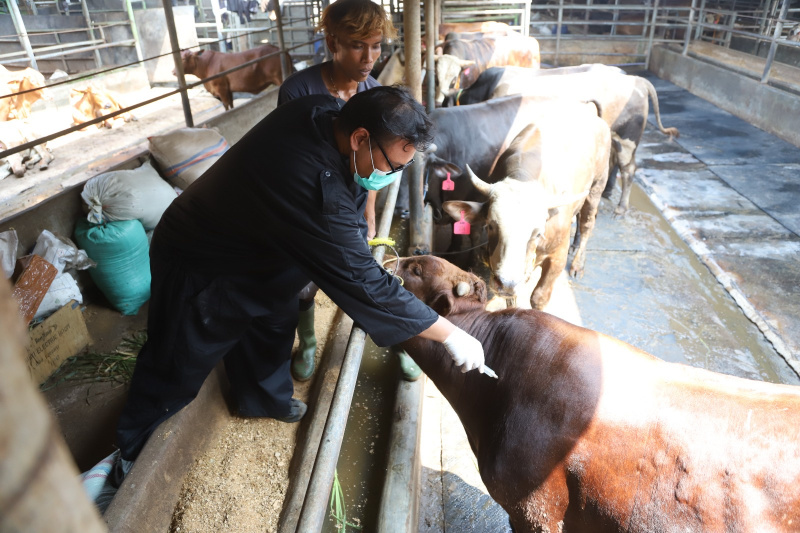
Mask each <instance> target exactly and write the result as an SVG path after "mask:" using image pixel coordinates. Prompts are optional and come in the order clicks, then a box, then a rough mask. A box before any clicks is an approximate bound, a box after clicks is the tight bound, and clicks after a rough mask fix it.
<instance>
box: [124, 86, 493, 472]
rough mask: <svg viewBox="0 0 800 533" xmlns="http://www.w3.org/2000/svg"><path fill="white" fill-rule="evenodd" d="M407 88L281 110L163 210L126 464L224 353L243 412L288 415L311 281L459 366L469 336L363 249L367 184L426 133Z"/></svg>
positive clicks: (362, 320) (389, 172)
mask: <svg viewBox="0 0 800 533" xmlns="http://www.w3.org/2000/svg"><path fill="white" fill-rule="evenodd" d="M430 129H431V122H430V120H429V119H428V117H427V115H426V114H425V111H424V109H423V108H422V106H420V105H419V103H418V102H416V101H415V100H414V99H413V98H412V97H411V96H410V94H409V93H408V92H407V91H405V90H404V89H400V88H396V87H377V88H375V89H371V90H369V91H365V92H362V93H359V94H357V95H355V96H353V97H352V98H351V99H350V100H349V101H348V103H347V104H345V105H344V106H343V107H342V109H341V110H340V109H339V105H338V103H337V102H336V99H335V98H333V97H332V96H330V95H312V96H307V97H303V98H299V99H296V100H293V101H291V102H289V103H287V104H285V105H282V106H280V107H278V108H277V109H276V110H275V111H273V112H272V113H270V114H269V115H268V116H267V117H266V118H265V119H264V120H262V121H261V122H260V123H259V124H257V125H256V126H255V127H254V128H253V129H252V130H251V131H249V132H248V133H247V134H246V135H245V136H244V137H243V138H242V139H241V140H240V141H239V142H237V143H236V144H235V145H234V146H233V147H232V148H231V149H230V150H229V151H228V152H227V153H225V155H223V156H222V157H221V158H220V159H219V160H218V161H217V163H215V164H214V166H212V167H211V168H210V169H209V170H208V171H207V172H206V173H205V174H204V175H203V176H201V177H200V178H199V179H198V180H197V181H195V182H194V183H193V184H192V186H191V187H189V188H187V189H186V191H184V192H183V194H181V195H180V196H179V197H178V198H177V199H176V200H175V201H174V202H173V203H172V204H171V205H170V207H169V208H168V209H167V211H166V212H165V213H164V215H163V216H162V218H161V221H160V222H159V224H158V226H157V227H156V230H155V233H154V235H153V240H152V244H151V251H150V257H151V272H152V291H151V292H152V297H151V302H150V307H149V316H148V341H147V343H146V344H145V346H144V347H143V348H142V351H141V353H140V354H139V357H138V360H137V363H136V369H135V371H134V375H133V380H132V382H131V389H130V393H129V397H128V400H127V403H126V406H125V408H124V410H123V413H122V416H121V418H120V422H119V426H118V430H117V436H118V444H119V447H120V450H121V457H122V459H124V460H126V461H133V460H134V459H135V458H136V456H137V455H138V454H139V452H140V451H141V449H142V447H143V446H144V444H145V442H146V440H147V438H148V437H149V436H150V434H151V433H152V432H153V431H154V430H155V428H156V427H157V426H158V425H159V424H160V423H161V422H163V421H164V420H166V419H167V418H168V417H170V416H171V415H173V414H174V413H176V412H177V411H179V410H180V409H181V408H183V407H184V406H186V405H187V404H188V403H189V402H190V401H191V400H192V399H194V397H195V396H196V395H197V392H198V391H199V389H200V386H201V385H202V383H203V381H204V380H205V378H206V377H207V376H208V374H209V373H210V372H211V370H212V369H213V368H214V366H215V365H216V364H217V362H218V361H219V360H220V359H223V358H224V361H225V367H226V371H227V374H228V377H229V379H230V382H231V394H232V396H233V400H234V403H235V409H236V411H237V413H238V414H239V415H241V416H255V417H273V418H277V419H280V420H283V421H286V422H296V421H298V420H300V419H301V418H302V416H303V415H304V414H305V411H306V406H305V404H304V403H303V402H301V401H299V400H297V399H295V398H292V393H293V390H294V388H293V384H292V378H291V375H290V372H289V364H290V356H291V348H292V343H293V341H294V330H295V327H296V326H297V315H298V309H297V293H298V291H299V290H300V289H301V288H302V287H303V286H305V285H306V284H307V283H308V282H309V281H314V282H315V283H316V284H317V285H318V286H319V287H320V288H321V289H322V290H323V291H324V292H325V294H327V295H328V296H329V297H330V298H331V300H333V301H334V303H336V304H337V305H338V306H339V307H341V308H342V309H343V310H344V311H345V312H346V313H347V314H348V315H349V316H350V317H351V318H352V319H353V320H354V321H355V322H356V323H357V324H359V325H360V326H361V327H362V328H363V329H364V330H365V331H366V332H367V333H368V334H369V335H370V336H371V337H372V339H373V340H374V341H375V343H376V344H378V345H381V346H388V345H392V344H398V343H400V342H402V341H404V340H406V339H408V338H410V337H413V336H416V335H421V336H422V337H424V338H428V339H433V340H437V341H439V342H443V343H444V344H445V346H446V347H447V349H448V351H449V353H450V354H451V355H452V357H453V359H454V362H455V363H456V364H457V365H459V366H461V365H462V364H463V365H464V366H463V367H462V370H463V371H467V370H471V369H476V368H477V369H481V370H483V348H482V347H481V345H480V342H478V341H477V340H475V339H474V338H472V337H470V336H469V335H468V334H466V333H465V332H464V331H462V330H460V329H458V328H456V327H455V326H454V325H453V324H451V323H450V322H449V321H448V320H447V319H445V318H443V317H440V316H438V315H437V314H436V313H435V312H434V311H433V310H432V309H430V308H429V307H428V306H426V305H425V304H423V303H422V302H420V301H419V300H418V299H417V298H416V297H414V296H413V295H412V294H411V293H409V292H408V291H406V290H405V289H403V288H402V287H401V286H400V284H399V283H398V281H397V280H396V279H395V278H393V277H392V276H391V275H389V274H388V273H387V272H385V271H384V270H383V269H382V268H381V267H380V265H378V263H377V262H376V261H375V259H374V258H373V257H372V255H371V254H370V251H369V247H368V246H367V244H366V242H365V239H364V235H365V224H364V216H363V215H364V205H365V201H366V197H367V190H368V189H369V190H374V189H377V188H381V187H383V186H386V185H388V184H389V183H391V181H393V180H394V179H396V178H397V177H399V176H400V171H401V170H402V169H403V168H405V166H407V165H408V164H409V163H410V162H411V161H412V160H413V157H414V155H415V152H416V150H417V149H424V148H426V147H427V145H428V144H429V143H430V142H431V140H432V138H433V137H432V134H431V131H430Z"/></svg>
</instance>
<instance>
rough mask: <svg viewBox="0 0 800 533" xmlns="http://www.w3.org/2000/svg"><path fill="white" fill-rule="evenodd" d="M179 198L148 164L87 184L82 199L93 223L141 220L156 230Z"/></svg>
mask: <svg viewBox="0 0 800 533" xmlns="http://www.w3.org/2000/svg"><path fill="white" fill-rule="evenodd" d="M177 197H178V195H177V194H176V193H175V190H174V189H173V188H172V185H170V184H169V183H167V182H166V181H164V180H163V179H161V176H159V175H158V172H156V170H155V169H154V168H153V167H152V166H151V165H150V162H149V161H147V162H145V163H144V164H143V165H142V166H140V167H139V168H135V169H133V170H115V171H113V172H106V173H104V174H100V175H98V176H95V177H94V178H92V179H90V180H89V181H87V182H86V185H84V186H83V192H81V198H83V201H84V202H85V203H86V205H87V206H88V207H89V214H88V215H87V216H86V219H87V220H88V221H89V222H91V223H93V224H102V223H103V222H111V221H115V220H139V221H141V223H142V225H143V226H144V228H145V229H146V230H151V229H153V228H155V227H156V224H158V221H159V220H161V215H163V214H164V211H166V209H167V207H169V204H171V203H172V201H173V200H174V199H175V198H177Z"/></svg>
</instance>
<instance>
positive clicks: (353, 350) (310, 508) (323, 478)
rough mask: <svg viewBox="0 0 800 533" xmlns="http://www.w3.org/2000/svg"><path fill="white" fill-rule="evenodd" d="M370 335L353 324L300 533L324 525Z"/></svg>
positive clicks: (387, 222) (383, 223)
mask: <svg viewBox="0 0 800 533" xmlns="http://www.w3.org/2000/svg"><path fill="white" fill-rule="evenodd" d="M400 181H401V180H400V178H398V179H396V180H395V181H394V182H393V183H392V184H391V185H390V186H389V192H388V194H387V196H386V202H385V204H384V207H383V212H382V213H381V219H380V222H379V224H378V231H377V236H378V237H388V236H389V231H390V230H391V225H392V216H393V215H394V207H395V203H396V200H397V192H398V191H399V190H400ZM384 253H385V250H384V248H383V247H378V248H376V249H375V251H374V252H373V254H372V256H373V257H374V258H375V260H376V261H377V262H378V263H379V264H380V263H381V261H382V260H383V256H384ZM366 337H367V334H366V332H364V330H363V329H361V328H360V327H358V326H353V329H352V330H351V332H350V338H349V340H348V342H347V348H346V349H345V355H344V361H343V362H342V369H341V371H340V373H339V380H338V381H337V383H336V390H335V392H334V393H333V401H332V402H331V408H330V411H329V412H328V418H327V420H326V422H325V429H324V430H323V432H322V438H321V441H320V445H319V450H318V451H317V458H316V460H315V461H314V468H313V470H312V472H311V477H310V480H309V482H308V489H307V490H306V494H305V499H304V501H303V507H302V510H301V511H300V518H299V520H298V524H297V529H296V531H297V533H317V532H318V531H320V530H321V529H322V524H323V522H324V520H325V511H326V510H327V508H328V499H329V497H330V493H331V487H332V486H333V477H334V474H335V472H336V464H337V462H338V461H339V452H340V451H341V448H342V440H343V439H344V430H345V427H346V425H347V417H348V415H349V413H350V404H351V403H352V401H353V392H354V391H355V386H356V381H357V379H358V371H359V368H360V366H361V358H362V355H363V353H364V345H365V342H366Z"/></svg>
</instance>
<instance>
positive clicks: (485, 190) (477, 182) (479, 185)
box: [467, 165, 492, 196]
mask: <svg viewBox="0 0 800 533" xmlns="http://www.w3.org/2000/svg"><path fill="white" fill-rule="evenodd" d="M467 175H468V176H469V179H470V180H472V185H473V186H474V187H475V188H476V189H478V191H480V192H481V193H482V194H484V195H486V196H489V194H490V193H491V192H492V186H491V185H489V184H488V183H486V182H485V181H483V180H482V179H480V178H479V177H478V176H476V175H475V173H474V172H473V171H472V169H471V168H469V165H467Z"/></svg>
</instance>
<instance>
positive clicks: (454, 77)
mask: <svg viewBox="0 0 800 533" xmlns="http://www.w3.org/2000/svg"><path fill="white" fill-rule="evenodd" d="M540 60H541V57H540V52H539V42H538V41H537V40H536V39H534V38H533V37H525V36H522V35H506V36H497V37H491V38H483V39H472V40H461V39H452V40H449V41H445V42H444V44H443V45H442V55H439V56H437V57H436V85H437V87H436V98H435V100H436V103H437V104H441V103H442V102H443V101H444V98H445V96H446V95H447V94H451V93H453V92H457V91H458V90H459V89H464V88H466V87H469V86H470V85H472V84H473V83H474V82H475V81H476V80H477V79H478V76H480V74H481V72H483V71H484V70H486V69H487V68H489V67H496V66H506V65H511V66H518V67H531V68H539V64H540Z"/></svg>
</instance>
